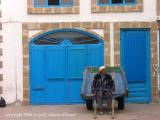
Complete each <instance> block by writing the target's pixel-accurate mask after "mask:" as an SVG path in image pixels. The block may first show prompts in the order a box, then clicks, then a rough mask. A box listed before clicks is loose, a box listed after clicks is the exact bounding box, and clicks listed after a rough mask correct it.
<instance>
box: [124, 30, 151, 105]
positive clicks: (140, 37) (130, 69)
mask: <svg viewBox="0 0 160 120" xmlns="http://www.w3.org/2000/svg"><path fill="white" fill-rule="evenodd" d="M148 35H149V31H148V30H122V31H121V64H122V66H123V69H124V70H125V74H126V78H127V80H128V84H129V98H128V101H129V102H149V100H150V92H149V91H148V89H150V77H149V76H148V75H147V74H150V72H149V71H150V69H149V64H148V63H149V59H148V58H149V56H150V55H149V52H148V51H149V48H148V46H147V44H148V43H149V39H148V37H147V36H148Z"/></svg>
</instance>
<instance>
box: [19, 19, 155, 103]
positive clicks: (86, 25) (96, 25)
mask: <svg viewBox="0 0 160 120" xmlns="http://www.w3.org/2000/svg"><path fill="white" fill-rule="evenodd" d="M57 28H77V29H83V30H86V31H89V32H91V31H90V29H103V30H104V37H101V36H99V35H98V36H99V37H101V38H102V39H104V45H105V58H104V59H105V65H108V66H110V49H108V50H107V49H106V48H110V25H109V23H106V22H71V23H70V22H68V23H64V22H63V23H23V26H22V30H23V32H22V35H23V36H22V39H23V54H24V55H23V97H24V102H23V103H24V104H27V105H28V104H29V52H28V44H29V41H30V40H31V39H32V38H34V37H35V36H37V35H39V34H42V33H44V32H47V31H49V30H53V29H57ZM121 28H139V29H140V28H149V29H150V33H151V35H150V37H151V41H150V43H151V44H150V45H151V85H152V90H151V92H152V102H154V103H155V102H157V101H158V85H157V83H158V49H157V47H156V46H157V44H158V42H157V29H158V27H157V23H156V22H151V23H150V22H117V23H114V60H115V62H114V66H119V65H120V29H121ZM30 30H43V31H42V32H40V33H38V34H36V35H34V36H33V37H32V38H29V31H30ZM92 33H94V32H92ZM94 34H96V33H94Z"/></svg>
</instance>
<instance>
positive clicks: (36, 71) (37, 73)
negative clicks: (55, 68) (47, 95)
mask: <svg viewBox="0 0 160 120" xmlns="http://www.w3.org/2000/svg"><path fill="white" fill-rule="evenodd" d="M30 58H32V59H30V90H31V92H30V100H31V103H32V104H41V103H43V102H44V96H43V95H44V94H43V93H44V89H45V86H44V81H45V75H44V74H43V73H44V69H45V68H44V66H45V62H44V58H45V51H44V48H43V47H32V46H30Z"/></svg>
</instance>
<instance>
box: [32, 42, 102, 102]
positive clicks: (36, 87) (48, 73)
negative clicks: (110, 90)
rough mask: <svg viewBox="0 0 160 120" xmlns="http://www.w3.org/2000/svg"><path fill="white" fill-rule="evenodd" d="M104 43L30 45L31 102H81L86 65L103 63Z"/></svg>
mask: <svg viewBox="0 0 160 120" xmlns="http://www.w3.org/2000/svg"><path fill="white" fill-rule="evenodd" d="M103 51H104V50H103V45H102V44H92V45H72V44H66V43H65V44H63V43H62V44H61V45H52V46H40V45H38V46H37V45H31V46H30V102H31V104H74V103H82V102H83V101H82V99H81V96H80V90H81V84H82V78H83V71H84V69H85V67H86V66H100V65H103V63H104V57H103V56H104V54H103Z"/></svg>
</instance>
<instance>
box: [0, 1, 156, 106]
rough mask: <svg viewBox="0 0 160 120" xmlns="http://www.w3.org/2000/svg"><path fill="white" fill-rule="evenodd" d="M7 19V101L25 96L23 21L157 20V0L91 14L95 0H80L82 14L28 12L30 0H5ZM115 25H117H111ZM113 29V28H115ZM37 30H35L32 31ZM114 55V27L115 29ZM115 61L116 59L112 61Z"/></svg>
mask: <svg viewBox="0 0 160 120" xmlns="http://www.w3.org/2000/svg"><path fill="white" fill-rule="evenodd" d="M1 1H2V19H1V22H2V23H3V29H2V34H3V51H4V52H3V54H4V55H3V59H4V60H3V61H4V67H3V73H4V80H3V83H2V84H3V96H4V97H5V99H6V101H7V103H12V102H15V100H23V90H22V89H23V83H22V81H23V79H22V78H23V76H22V75H23V53H22V23H23V22H77V21H89V22H91V21H101V22H120V21H146V22H149V21H156V0H144V12H132V13H130V12H129V13H96V14H91V0H80V14H76V15H75V14H64V15H54V14H53V15H51V14H50V15H34V14H33V15H28V14H27V0H1ZM110 26H111V27H113V25H112V24H111V25H110ZM111 30H113V29H111ZM30 34H33V33H30ZM110 36H111V38H112V48H110V49H111V54H112V57H111V59H113V47H114V46H113V41H114V40H113V31H111V35H110ZM112 64H113V63H112Z"/></svg>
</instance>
